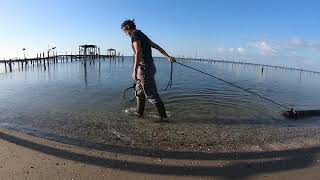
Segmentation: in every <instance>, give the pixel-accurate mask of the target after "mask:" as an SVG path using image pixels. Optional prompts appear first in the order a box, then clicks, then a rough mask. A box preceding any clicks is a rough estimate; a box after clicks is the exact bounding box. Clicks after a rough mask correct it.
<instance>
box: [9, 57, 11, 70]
mask: <svg viewBox="0 0 320 180" xmlns="http://www.w3.org/2000/svg"><path fill="white" fill-rule="evenodd" d="M9 70H10V72H12V59H10V60H9Z"/></svg>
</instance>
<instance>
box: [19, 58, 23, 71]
mask: <svg viewBox="0 0 320 180" xmlns="http://www.w3.org/2000/svg"><path fill="white" fill-rule="evenodd" d="M19 62H20V63H21V69H22V71H23V61H21V60H19Z"/></svg>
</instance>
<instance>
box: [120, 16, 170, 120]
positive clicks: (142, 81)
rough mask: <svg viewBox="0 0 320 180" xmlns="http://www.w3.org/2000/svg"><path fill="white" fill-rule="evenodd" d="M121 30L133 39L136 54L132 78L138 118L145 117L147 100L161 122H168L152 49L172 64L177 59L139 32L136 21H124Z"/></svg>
mask: <svg viewBox="0 0 320 180" xmlns="http://www.w3.org/2000/svg"><path fill="white" fill-rule="evenodd" d="M121 29H122V30H123V31H124V32H125V33H126V34H127V35H129V36H130V37H131V42H132V49H133V51H134V54H135V60H134V65H133V72H132V78H133V80H134V81H135V82H136V87H135V88H136V98H137V112H136V114H137V116H138V117H142V116H143V112H144V107H145V101H146V99H147V100H148V101H149V102H150V103H152V104H153V105H154V107H155V108H156V110H157V111H158V113H159V116H160V121H168V118H167V114H166V110H165V107H164V104H163V102H162V100H161V98H160V96H159V94H158V91H157V87H156V81H155V79H154V76H155V73H156V67H155V65H154V62H153V58H152V50H151V48H154V49H157V50H158V51H159V52H160V53H161V54H163V55H164V56H165V57H167V58H168V59H169V60H170V61H172V62H175V61H176V60H175V58H174V57H172V56H170V55H169V54H168V53H166V51H165V50H163V49H162V48H161V47H160V46H158V45H157V44H156V43H154V42H152V41H151V40H150V39H149V38H148V37H147V36H146V35H145V34H144V33H143V32H141V31H140V30H137V29H136V25H135V23H134V20H126V21H124V22H123V23H122V25H121Z"/></svg>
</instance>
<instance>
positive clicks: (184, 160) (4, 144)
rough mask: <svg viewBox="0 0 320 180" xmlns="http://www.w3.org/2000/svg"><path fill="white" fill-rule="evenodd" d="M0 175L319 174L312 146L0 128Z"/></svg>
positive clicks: (247, 176)
mask: <svg viewBox="0 0 320 180" xmlns="http://www.w3.org/2000/svg"><path fill="white" fill-rule="evenodd" d="M0 143H1V146H0V152H1V156H0V177H1V179H3V180H7V179H8V180H9V179H75V180H76V179H128V178H134V179H230V178H238V179H302V178H303V179H319V172H318V171H319V167H320V166H319V164H320V162H319V160H320V156H319V154H320V153H319V152H320V148H318V147H307V148H304V149H295V150H288V151H278V152H262V153H254V152H246V153H243V154H241V153H238V154H227V153H220V154H219V153H216V154H214V153H213V154H205V153H198V154H197V153H192V152H166V153H163V154H162V155H161V156H160V155H157V153H155V154H152V151H151V154H150V152H148V151H145V152H144V151H143V150H142V149H141V150H139V149H137V148H136V149H132V152H130V151H125V150H124V149H125V147H123V148H121V147H110V148H109V149H108V148H104V149H103V148H100V150H97V149H98V148H84V147H79V146H75V145H69V144H63V143H59V142H56V141H52V140H48V139H43V138H39V137H36V136H33V135H30V134H24V133H21V132H16V131H14V130H9V129H1V130H0Z"/></svg>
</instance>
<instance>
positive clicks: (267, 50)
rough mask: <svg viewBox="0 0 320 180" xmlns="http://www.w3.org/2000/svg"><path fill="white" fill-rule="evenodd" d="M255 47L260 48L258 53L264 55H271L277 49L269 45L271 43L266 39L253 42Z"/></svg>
mask: <svg viewBox="0 0 320 180" xmlns="http://www.w3.org/2000/svg"><path fill="white" fill-rule="evenodd" d="M255 47H256V48H258V49H259V50H260V53H261V54H262V55H264V56H267V55H272V54H274V53H277V52H278V50H277V49H275V48H274V47H272V46H271V44H269V43H267V42H266V41H259V42H256V43H255Z"/></svg>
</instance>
